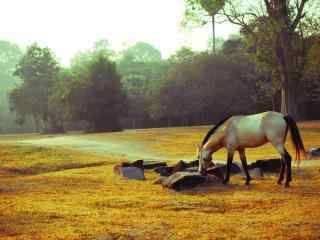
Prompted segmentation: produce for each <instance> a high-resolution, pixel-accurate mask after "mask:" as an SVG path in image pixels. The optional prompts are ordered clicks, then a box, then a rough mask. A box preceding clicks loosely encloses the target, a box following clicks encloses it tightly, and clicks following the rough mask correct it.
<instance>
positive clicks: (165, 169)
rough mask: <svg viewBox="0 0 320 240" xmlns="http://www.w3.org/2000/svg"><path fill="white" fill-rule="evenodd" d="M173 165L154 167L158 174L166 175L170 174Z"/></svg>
mask: <svg viewBox="0 0 320 240" xmlns="http://www.w3.org/2000/svg"><path fill="white" fill-rule="evenodd" d="M172 170H173V167H157V168H155V169H154V171H155V172H156V173H159V174H160V176H163V177H168V176H170V175H172Z"/></svg>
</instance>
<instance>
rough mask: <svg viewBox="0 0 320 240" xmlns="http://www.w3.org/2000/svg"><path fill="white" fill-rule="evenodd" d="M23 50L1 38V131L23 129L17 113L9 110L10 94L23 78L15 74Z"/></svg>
mask: <svg viewBox="0 0 320 240" xmlns="http://www.w3.org/2000/svg"><path fill="white" fill-rule="evenodd" d="M21 57H22V51H21V49H20V48H19V46H17V45H16V44H14V43H11V42H8V41H3V40H0V86H1V87H0V132H12V131H23V130H24V128H23V127H21V126H20V125H18V124H16V123H15V121H14V120H15V114H14V113H12V112H10V111H9V102H8V94H9V92H10V91H11V90H12V89H13V88H14V87H15V86H16V85H18V84H20V83H21V80H20V79H19V78H18V77H15V76H13V75H12V74H13V72H14V71H15V67H16V65H17V64H18V62H19V60H20V58H21Z"/></svg>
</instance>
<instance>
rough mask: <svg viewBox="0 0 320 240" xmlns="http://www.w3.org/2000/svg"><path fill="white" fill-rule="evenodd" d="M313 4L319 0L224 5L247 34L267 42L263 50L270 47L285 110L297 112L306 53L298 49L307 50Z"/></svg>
mask: <svg viewBox="0 0 320 240" xmlns="http://www.w3.org/2000/svg"><path fill="white" fill-rule="evenodd" d="M313 5H319V2H318V1H315V0H263V1H262V0H259V1H250V0H238V1H227V4H226V5H225V7H224V8H223V15H224V16H225V17H226V18H227V19H228V20H229V21H230V22H232V23H234V24H237V25H240V26H241V27H242V31H243V32H244V33H245V34H246V35H247V36H251V37H253V38H254V39H255V40H256V42H258V43H263V44H264V45H263V47H260V50H263V51H270V54H269V61H270V63H271V65H272V67H273V68H274V73H275V74H272V76H273V77H274V78H276V79H275V80H276V81H278V82H279V86H280V88H281V112H282V113H284V114H291V115H294V116H298V109H297V94H298V88H299V86H300V82H299V81H300V79H301V72H302V71H303V67H302V66H304V61H303V59H301V55H304V54H300V53H299V52H301V51H304V41H303V40H304V37H305V36H306V34H307V29H309V26H308V23H310V19H312V18H313V17H314V15H313V14H314V13H315V11H313V10H314V9H316V8H315V6H313ZM306 9H308V11H306ZM316 14H317V13H316ZM311 22H313V21H311ZM262 26H263V28H262V29H261V27H262ZM259 27H260V30H259ZM260 46H261V45H260ZM257 60H258V63H259V61H260V60H259V59H257ZM264 60H265V59H264ZM264 60H262V61H264ZM260 62H261V61H260Z"/></svg>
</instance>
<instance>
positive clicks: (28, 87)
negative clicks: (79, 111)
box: [10, 44, 59, 132]
mask: <svg viewBox="0 0 320 240" xmlns="http://www.w3.org/2000/svg"><path fill="white" fill-rule="evenodd" d="M58 72H59V66H58V63H57V61H56V59H55V57H54V55H53V54H52V52H51V51H50V49H49V48H41V47H39V46H38V45H37V44H32V45H31V46H30V47H28V48H27V51H26V53H25V54H24V55H23V57H22V58H21V60H20V62H19V63H18V65H17V67H16V70H15V72H14V75H15V76H18V77H20V78H21V79H22V81H23V83H22V85H21V86H19V87H17V88H16V89H14V90H13V91H12V92H11V93H10V104H11V108H12V110H14V111H15V112H16V113H17V114H18V118H19V121H20V122H21V123H22V122H24V120H25V119H26V117H28V116H29V117H32V118H33V119H34V121H35V123H36V125H37V126H38V128H39V129H41V131H45V132H47V131H50V127H51V126H49V123H50V118H51V116H53V115H55V112H53V110H52V109H51V108H50V106H49V98H50V95H51V94H52V92H53V87H54V85H55V82H56V80H57V76H58Z"/></svg>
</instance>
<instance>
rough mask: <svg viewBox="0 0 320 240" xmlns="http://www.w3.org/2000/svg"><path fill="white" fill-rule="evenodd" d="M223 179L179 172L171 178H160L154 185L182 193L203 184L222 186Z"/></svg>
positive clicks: (209, 175)
mask: <svg viewBox="0 0 320 240" xmlns="http://www.w3.org/2000/svg"><path fill="white" fill-rule="evenodd" d="M220 183H222V179H220V178H218V177H217V176H214V175H211V174H207V175H205V176H204V175H201V174H199V173H198V172H177V173H174V174H172V175H171V176H170V177H160V178H159V179H157V180H156V181H155V182H154V184H161V185H162V186H163V187H166V188H170V189H173V190H175V191H181V190H186V189H191V188H194V187H197V186H199V185H201V184H206V185H207V184H220Z"/></svg>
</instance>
